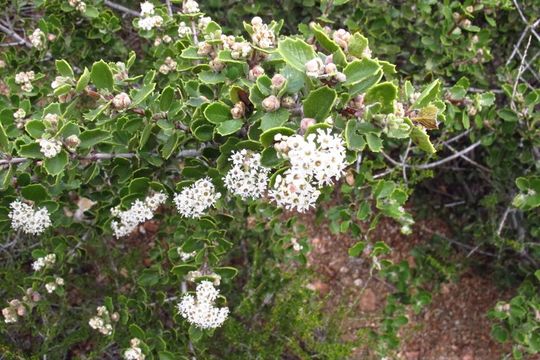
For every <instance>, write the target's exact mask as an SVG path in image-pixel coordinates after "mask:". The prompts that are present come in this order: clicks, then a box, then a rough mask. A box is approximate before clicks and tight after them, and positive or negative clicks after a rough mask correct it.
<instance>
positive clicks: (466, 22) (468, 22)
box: [459, 19, 471, 29]
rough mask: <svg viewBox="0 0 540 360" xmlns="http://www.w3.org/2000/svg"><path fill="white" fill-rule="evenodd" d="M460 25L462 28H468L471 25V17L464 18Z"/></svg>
mask: <svg viewBox="0 0 540 360" xmlns="http://www.w3.org/2000/svg"><path fill="white" fill-rule="evenodd" d="M459 25H460V26H461V27H462V28H465V29H466V28H468V27H470V26H471V20H469V19H464V20H462V21H461V22H460V23H459Z"/></svg>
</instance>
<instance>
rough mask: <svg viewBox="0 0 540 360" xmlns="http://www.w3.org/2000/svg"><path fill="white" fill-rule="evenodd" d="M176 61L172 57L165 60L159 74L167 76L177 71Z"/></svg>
mask: <svg viewBox="0 0 540 360" xmlns="http://www.w3.org/2000/svg"><path fill="white" fill-rule="evenodd" d="M176 65H177V63H176V61H174V60H173V59H172V58H171V57H170V56H167V57H166V58H165V63H164V64H163V65H161V66H160V67H159V72H160V73H162V74H163V75H167V74H168V73H170V72H171V71H176Z"/></svg>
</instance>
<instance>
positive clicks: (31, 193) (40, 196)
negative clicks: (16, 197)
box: [21, 184, 49, 202]
mask: <svg viewBox="0 0 540 360" xmlns="http://www.w3.org/2000/svg"><path fill="white" fill-rule="evenodd" d="M21 195H22V196H23V197H24V198H25V199H27V200H31V201H36V202H37V201H42V200H46V199H48V198H49V193H48V192H47V189H45V187H44V186H43V185H41V184H30V185H26V186H23V187H22V188H21Z"/></svg>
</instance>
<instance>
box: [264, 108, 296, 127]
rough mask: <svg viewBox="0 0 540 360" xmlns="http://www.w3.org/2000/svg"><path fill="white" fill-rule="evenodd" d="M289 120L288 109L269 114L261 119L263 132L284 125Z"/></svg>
mask: <svg viewBox="0 0 540 360" xmlns="http://www.w3.org/2000/svg"><path fill="white" fill-rule="evenodd" d="M287 120H289V111H288V110H287V109H283V108H281V109H279V110H277V111H273V112H267V113H265V114H264V115H263V117H262V118H261V130H262V131H266V130H268V129H272V128H275V127H279V126H281V125H283V124H284V123H285V122H286V121H287Z"/></svg>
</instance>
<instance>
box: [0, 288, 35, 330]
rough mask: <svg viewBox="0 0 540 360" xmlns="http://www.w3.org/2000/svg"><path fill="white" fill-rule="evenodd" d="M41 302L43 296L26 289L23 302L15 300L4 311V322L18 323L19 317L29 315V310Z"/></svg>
mask: <svg viewBox="0 0 540 360" xmlns="http://www.w3.org/2000/svg"><path fill="white" fill-rule="evenodd" d="M40 300H41V295H40V294H39V293H38V292H37V291H34V289H32V288H28V289H26V295H24V296H23V297H22V299H21V300H19V299H13V300H11V301H9V302H8V306H7V307H5V308H3V309H2V315H3V316H4V322H5V323H6V324H10V323H16V322H17V321H18V320H19V317H23V316H25V315H26V314H27V308H28V309H32V308H33V307H34V306H35V304H36V303H37V302H38V301H40Z"/></svg>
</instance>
